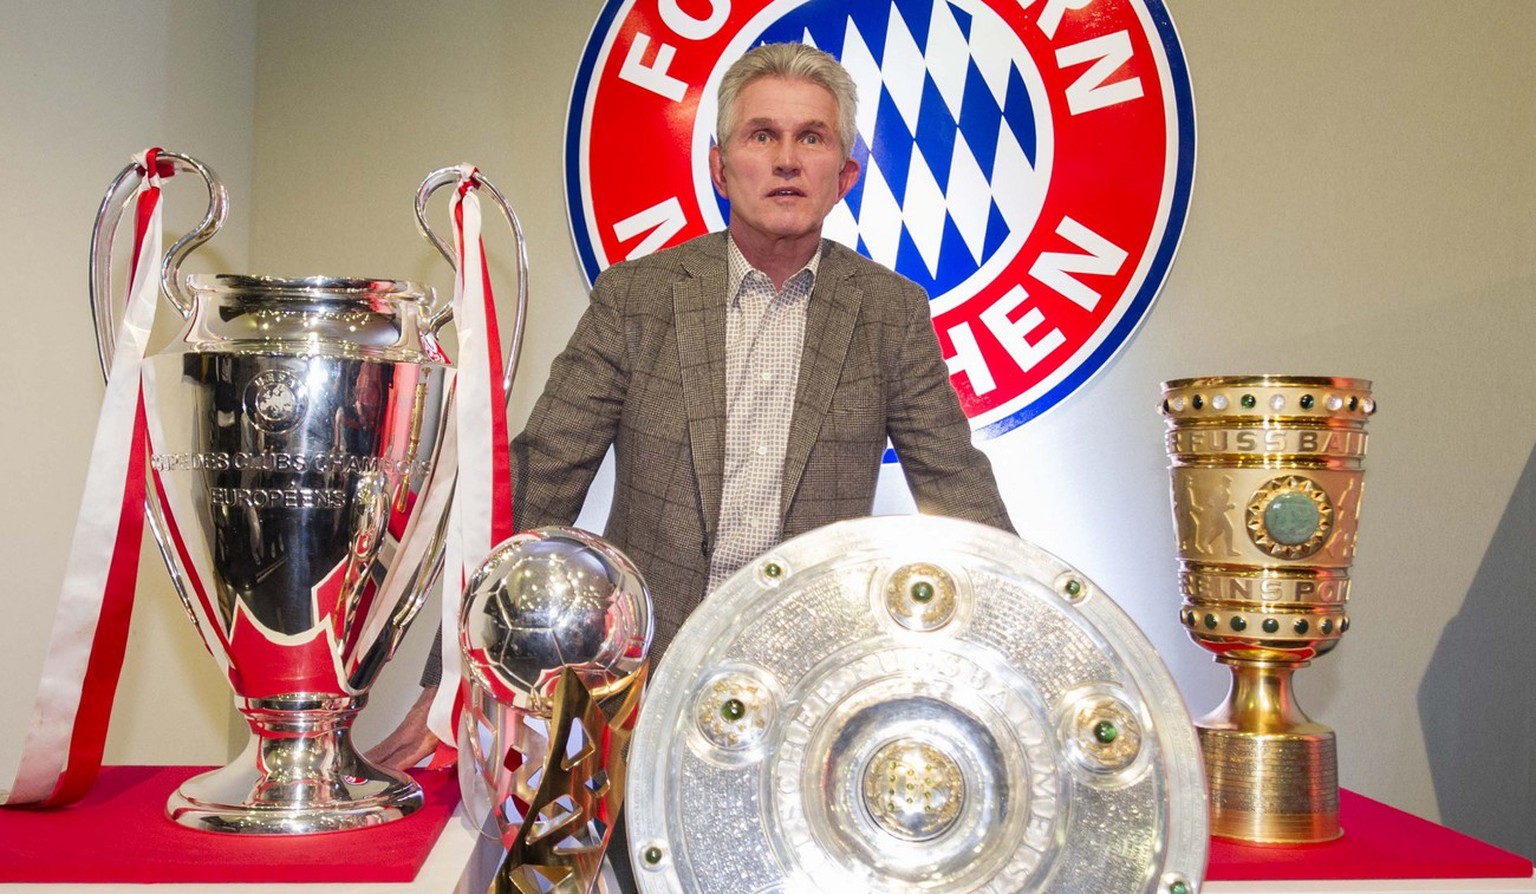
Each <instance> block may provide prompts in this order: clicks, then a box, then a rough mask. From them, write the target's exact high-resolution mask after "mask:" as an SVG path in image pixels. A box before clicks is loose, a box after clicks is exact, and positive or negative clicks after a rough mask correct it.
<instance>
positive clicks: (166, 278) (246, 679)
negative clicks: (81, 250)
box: [92, 152, 510, 834]
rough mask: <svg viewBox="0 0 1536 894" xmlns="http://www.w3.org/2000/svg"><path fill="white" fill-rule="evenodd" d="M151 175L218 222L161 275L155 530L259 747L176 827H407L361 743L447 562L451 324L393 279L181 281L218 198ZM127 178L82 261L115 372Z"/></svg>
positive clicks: (184, 162)
mask: <svg viewBox="0 0 1536 894" xmlns="http://www.w3.org/2000/svg"><path fill="white" fill-rule="evenodd" d="M160 158H161V159H162V161H168V162H171V163H174V165H175V166H176V169H177V170H179V171H181V172H185V173H194V174H196V175H197V176H199V177H201V178H202V179H203V180H204V181H205V182H206V184H207V186H208V191H209V197H210V200H211V205H210V209H209V212H208V214H207V216H206V217H205V218H204V220H203V222H202V224H201V225H200V226H199V227H198V228H197V229H196V230H194V231H193V232H192V233H190V234H188V235H187V236H185V237H183V238H182V239H181V240H180V241H179V242H177V243H176V244H175V245H174V246H172V247H171V249H170V251H168V252H167V253H166V256H165V259H164V264H163V268H162V270H161V271H160V272H161V277H160V284H161V287H162V288H163V290H164V292H165V294H166V295H167V296H168V297H169V298H170V300H171V301H172V303H173V304H174V305H175V307H176V309H177V310H178V311H179V312H180V313H181V315H182V317H183V318H185V320H186V326H185V328H184V329H183V331H182V333H181V336H180V338H179V339H177V340H175V341H174V342H173V343H172V344H171V345H170V346H169V347H168V348H166V349H165V350H164V351H162V352H161V353H159V354H158V355H156V356H153V357H150V358H147V359H146V360H145V362H144V365H143V379H142V381H143V389H144V390H143V402H144V409H145V412H146V415H147V421H148V432H149V440H150V450H151V456H150V460H149V475H150V482H149V487H148V492H149V496H148V504H149V510H150V518H151V524H152V526H153V530H154V532H155V536H156V540H157V541H158V542H159V545H160V550H161V553H162V554H163V556H164V557H165V560H166V563H167V565H168V566H169V569H170V572H171V577H172V578H173V580H174V582H175V584H176V589H177V591H178V593H179V595H180V597H181V599H182V602H183V604H184V606H185V608H186V610H187V613H188V614H189V615H190V617H191V619H192V621H193V622H194V623H195V624H196V625H197V628H198V630H199V632H200V633H201V635H202V638H203V642H204V643H205V645H206V646H207V648H208V651H209V652H210V653H211V654H212V655H213V658H214V660H215V661H216V662H217V663H218V665H219V668H220V670H221V671H222V672H223V674H224V675H225V676H226V677H227V679H228V680H229V682H230V685H231V687H232V688H233V689H234V693H235V704H236V707H237V708H238V709H239V710H240V712H241V713H242V714H243V715H244V716H245V719H246V721H247V722H248V723H249V724H250V727H251V731H252V733H253V735H252V738H251V741H250V744H249V746H248V747H247V748H246V749H245V752H244V753H243V754H242V755H241V756H240V757H238V758H237V759H236V760H235V761H234V762H233V763H231V764H230V765H228V766H226V767H224V768H222V769H218V770H214V771H212V772H209V773H205V774H203V775H201V776H198V777H196V778H194V779H191V780H189V781H187V782H185V783H183V784H182V785H181V787H180V788H179V789H178V790H177V791H176V793H175V794H174V795H173V796H172V797H171V799H170V802H169V804H168V805H167V810H168V812H169V814H170V816H171V818H172V819H174V820H175V821H176V822H178V823H180V824H182V825H184V826H189V827H193V828H198V829H205V830H212V831H222V832H236V833H254V834H267V833H275V834H295V833H313V832H328V831H334V830H341V829H351V828H356V827H361V826H368V825H376V824H379V823H383V822H387V821H390V820H393V819H396V818H399V817H401V816H404V815H406V814H408V813H410V812H412V811H414V810H416V809H417V808H418V807H419V806H420V805H421V803H422V793H421V789H420V787H419V786H417V785H416V783H415V782H413V781H412V780H411V779H410V778H409V777H407V776H406V775H404V774H402V773H397V772H394V771H391V770H386V769H382V768H379V767H376V766H373V765H372V764H370V763H368V762H367V761H366V760H364V759H363V758H362V757H361V756H360V755H359V754H358V753H357V751H356V750H355V749H354V746H353V744H352V740H351V737H350V727H351V724H352V721H353V719H354V717H355V716H356V714H357V712H358V710H359V709H361V708H362V707H363V705H364V703H365V701H366V698H367V692H368V689H369V687H370V686H371V685H372V683H373V681H374V679H375V677H376V676H377V675H378V672H379V670H380V669H381V668H382V666H383V665H384V663H385V662H386V661H387V660H388V659H389V657H390V655H391V654H392V652H393V650H394V648H395V646H396V644H397V643H398V641H399V640H400V638H401V637H402V636H403V635H404V633H405V629H406V626H407V625H408V624H409V622H410V621H411V619H412V618H413V617H414V616H415V614H416V611H417V609H418V608H419V607H420V606H421V603H422V600H423V598H424V596H425V592H426V590H427V589H428V587H429V586H430V584H431V583H432V581H433V578H434V577H435V575H436V569H437V565H438V563H439V560H440V555H441V546H442V542H443V537H444V530H445V523H444V520H445V516H446V507H447V505H448V502H449V494H450V492H451V488H452V487H453V481H454V469H455V459H454V457H453V456H452V455H451V454H443V455H440V449H439V448H440V447H441V446H442V438H443V433H444V430H445V428H444V426H445V420H446V418H447V416H448V415H449V413H450V412H451V410H450V409H449V405H448V403H447V394H448V392H449V380H450V376H451V375H452V372H451V369H450V367H449V365H448V361H447V360H446V358H445V356H444V354H443V352H442V350H441V349H440V347H439V346H438V344H437V341H436V338H435V333H436V331H437V330H438V328H440V327H441V326H442V325H444V324H445V323H446V322H447V321H448V319H449V318H450V316H451V309H450V308H448V307H445V306H443V305H441V304H439V303H438V302H437V301H436V299H435V296H434V293H433V291H432V290H431V289H430V288H428V287H424V286H419V285H415V284H413V283H408V282H395V281H389V280H371V279H331V278H325V277H313V278H308V279H277V278H269V277H259V276H234V275H228V274H219V275H213V276H190V277H187V278H186V280H185V281H183V280H182V279H181V278H180V277H179V275H178V272H179V267H180V264H181V262H182V260H183V259H184V258H185V257H186V255H187V254H188V253H189V252H191V251H192V250H193V249H194V248H196V247H197V246H199V245H201V244H202V243H203V242H205V241H207V240H208V239H209V238H210V237H211V236H212V235H213V234H214V233H215V232H216V231H217V230H218V228H219V226H220V225H221V223H222V221H223V217H224V208H225V192H224V187H223V185H222V184H221V183H220V182H219V181H218V179H217V178H216V177H215V176H214V175H213V173H212V172H211V171H209V170H208V168H207V167H205V166H204V165H202V164H201V163H200V162H198V161H196V160H194V159H192V158H189V157H187V156H183V155H178V154H176V153H170V152H161V153H160ZM139 174H140V175H141V176H142V170H140V171H139ZM135 179H136V178H135V167H134V166H132V165H130V166H129V168H127V169H125V170H124V171H123V173H122V174H121V175H119V177H118V178H117V180H116V182H114V184H113V186H112V188H111V189H110V190H109V191H108V193H107V197H106V199H105V200H104V201H103V204H102V209H101V213H100V214H99V215H98V218H97V222H96V232H95V235H94V238H93V243H92V301H93V306H94V310H95V316H96V323H97V336H98V342H99V345H100V348H101V352H102V358H103V364H104V366H109V365H110V360H111V356H112V353H113V344H112V341H113V339H112V333H113V332H114V331H115V328H116V327H115V324H114V319H113V317H114V302H112V301H111V300H109V296H108V292H109V286H110V278H111V277H110V268H111V255H112V242H113V235H114V233H115V231H116V229H117V225H118V223H119V221H120V219H121V217H122V215H123V210H124V207H125V205H126V202H127V197H126V196H125V191H127V190H128V188H129V187H131V186H133V181H134V180H135ZM498 199H499V196H498ZM503 207H504V208H505V206H504V205H503ZM509 214H510V212H509ZM155 260H156V261H158V260H159V259H155Z"/></svg>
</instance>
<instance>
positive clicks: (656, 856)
mask: <svg viewBox="0 0 1536 894" xmlns="http://www.w3.org/2000/svg"><path fill="white" fill-rule="evenodd" d="M640 857H641V859H643V860H645V862H647V863H649V864H651V865H652V866H655V865H656V864H657V863H660V862H661V848H659V847H657V846H655V845H651V846H650V847H648V848H646V849H645V851H644V852H643V853H641V855H640Z"/></svg>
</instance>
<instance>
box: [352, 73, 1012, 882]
mask: <svg viewBox="0 0 1536 894" xmlns="http://www.w3.org/2000/svg"><path fill="white" fill-rule="evenodd" d="M856 103H857V99H856V96H855V90H854V84H853V80H852V79H851V78H850V77H849V75H848V73H847V72H846V71H845V70H844V69H843V67H842V66H841V65H839V64H838V62H837V61H836V60H835V59H833V58H832V57H831V56H829V55H827V54H826V53H823V52H821V51H820V50H816V49H814V48H812V47H809V46H805V45H802V44H769V45H765V46H760V47H758V48H756V49H754V50H752V51H750V52H748V53H747V54H746V55H744V56H743V57H742V58H741V59H740V60H738V61H737V62H736V63H735V64H734V65H732V66H731V68H730V70H729V71H728V72H727V73H726V75H725V77H724V78H723V79H722V81H721V84H720V94H719V130H718V138H717V145H716V146H715V148H713V149H711V150H710V173H711V176H712V178H713V180H714V184H715V188H716V189H717V190H718V191H719V192H720V194H721V195H722V196H724V197H725V198H727V199H729V200H730V206H731V210H730V224H729V227H728V229H727V231H726V232H724V233H711V234H709V235H706V236H701V237H699V238H697V239H693V240H691V241H689V242H687V243H684V244H682V245H679V246H676V247H674V248H671V249H667V250H665V251H661V252H657V253H655V254H653V255H650V256H648V257H644V258H640V259H638V260H635V261H628V262H625V263H622V264H617V265H615V266H613V267H611V268H609V269H608V270H606V271H604V272H603V274H602V275H601V276H599V277H598V279H597V282H596V284H595V286H594V288H593V290H592V297H591V305H590V306H589V307H588V309H587V311H586V314H585V315H584V316H583V317H582V320H581V322H580V324H579V325H578V326H577V328H576V332H575V334H574V335H573V336H572V338H571V341H570V344H569V345H568V346H567V347H566V349H565V351H564V352H563V353H561V354H560V356H559V357H558V358H557V359H556V360H555V362H554V365H553V367H552V368H551V370H550V376H549V382H548V384H547V385H546V387H545V389H544V393H543V395H542V396H541V397H540V398H539V401H538V403H537V404H536V405H535V406H534V410H533V413H532V416H531V417H530V419H529V421H528V426H527V428H525V429H524V430H523V433H522V434H520V435H519V436H518V437H517V438H516V439H514V440H513V442H512V461H513V482H514V484H513V487H514V495H513V496H514V514H515V518H516V521H517V523H518V525H519V526H520V527H522V528H532V527H538V526H542V525H554V524H570V523H571V522H572V521H573V520H574V519H575V518H576V516H577V513H578V512H579V511H580V508H581V505H582V502H583V500H584V498H585V496H586V492H587V488H588V486H589V485H590V484H591V482H592V478H593V476H594V474H595V473H596V472H597V468H598V466H599V464H600V463H601V461H602V459H603V456H604V455H605V453H606V452H607V450H608V448H609V446H610V445H612V446H613V447H614V453H615V458H616V462H617V465H616V470H615V492H614V496H613V505H612V509H611V511H610V514H609V518H608V524H607V528H606V530H605V531H604V536H605V537H606V538H607V539H608V540H609V541H610V542H612V543H613V544H614V545H615V546H617V547H618V548H619V549H621V550H623V551H624V552H625V553H626V554H627V555H628V556H629V557H630V558H631V559H632V560H634V562H635V564H636V565H637V566H638V567H639V568H640V570H641V572H642V573H643V574H644V575H645V578H646V582H647V583H648V584H649V586H650V589H651V593H652V595H653V597H654V599H655V608H656V611H655V617H656V640H655V650H654V651H653V653H652V654H653V655H654V656H658V657H659V655H660V653H661V652H662V651H663V650H664V649H665V648H666V646H667V644H668V643H669V642H671V640H672V637H673V636H674V635H675V634H676V632H677V629H678V627H679V626H680V625H681V624H682V623H683V621H685V620H686V619H687V617H688V614H689V613H690V612H691V611H692V610H693V609H694V607H695V606H697V605H698V604H699V602H700V600H702V599H703V597H704V594H705V593H706V592H708V591H709V590H710V589H711V588H713V587H714V586H716V585H717V584H719V583H721V582H722V581H724V580H725V579H726V578H727V577H729V576H730V575H731V574H732V573H734V572H735V571H736V570H737V569H738V568H740V567H741V566H742V565H744V564H746V563H747V562H749V561H751V560H752V559H753V558H755V557H756V556H758V555H760V554H761V553H763V552H764V551H766V550H768V549H769V548H771V547H772V546H774V545H775V544H777V543H779V542H780V541H781V540H783V539H786V538H788V537H792V536H794V535H797V534H801V533H804V532H806V531H809V530H812V529H814V528H817V527H820V526H822V525H825V524H829V523H831V522H835V521H840V520H843V519H848V518H855V517H859V516H863V515H867V514H869V512H870V510H871V507H872V504H873V500H874V494H875V483H876V480H877V478H878V476H879V470H880V463H881V457H882V455H883V453H884V450H885V445H886V439H887V438H889V439H890V442H891V443H892V444H893V445H894V446H895V449H896V454H897V456H898V457H899V458H900V460H901V465H902V470H903V472H904V473H905V475H906V479H907V482H908V484H909V486H910V487H911V489H912V493H913V495H914V497H915V498H916V501H917V506H918V508H919V509H920V510H921V511H923V512H928V513H935V514H940V515H950V516H957V517H960V518H968V519H972V520H974V521H979V522H983V523H986V524H990V525H995V526H997V527H1001V528H1005V529H1009V530H1011V526H1010V524H1009V521H1008V515H1007V510H1006V508H1005V507H1004V505H1003V501H1002V499H1001V497H1000V496H999V495H998V491H997V485H996V483H995V482H994V480H993V477H992V472H991V466H990V464H989V463H988V461H987V458H986V456H985V455H984V454H982V453H981V452H980V451H978V450H977V449H976V448H975V447H974V446H972V444H971V433H970V427H969V424H968V422H967V421H966V418H965V414H964V412H962V410H961V408H960V403H959V400H958V398H957V397H956V395H955V392H954V389H953V388H952V387H951V386H950V384H949V376H948V371H947V369H946V367H945V363H944V359H943V357H942V355H941V353H940V350H939V344H938V340H937V338H936V337H935V335H934V331H933V325H932V322H931V319H930V316H929V312H928V298H927V296H926V295H925V294H924V293H923V291H922V289H921V288H919V287H918V286H917V285H915V284H914V283H912V282H910V281H908V280H907V279H905V278H903V277H901V276H899V275H898V274H896V273H894V272H892V271H891V270H888V269H886V268H884V267H881V266H880V265H878V264H875V263H874V262H872V261H870V260H868V259H866V258H864V257H862V256H860V255H858V254H857V253H855V252H853V251H850V250H849V249H847V248H845V247H843V246H841V245H839V244H837V243H835V242H832V241H830V240H826V239H823V238H822V237H821V228H822V222H823V221H824V220H825V219H826V216H827V214H828V213H829V212H830V211H831V210H832V208H833V207H834V206H835V205H836V204H837V203H838V202H839V201H840V200H841V199H842V198H843V196H844V195H846V194H847V193H848V190H849V189H851V188H852V187H853V185H854V183H855V182H856V181H857V180H858V177H859V165H858V162H856V161H854V160H853V158H852V157H851V154H852V149H853V141H854V113H855V107H856ZM425 682H435V677H434V676H433V674H432V668H429V673H428V676H427V677H426V678H425ZM429 697H430V690H429V692H428V693H427V694H426V695H424V697H423V699H422V700H421V701H420V702H418V705H417V706H416V708H413V709H412V712H411V715H410V716H409V717H408V718H407V720H406V722H405V723H404V724H403V725H402V726H401V728H400V729H399V730H397V731H396V733H395V734H393V735H392V736H391V737H390V739H389V740H386V742H385V743H383V744H382V745H380V746H379V747H378V748H376V749H375V750H374V752H373V753H372V756H373V757H374V758H375V759H377V760H380V761H381V762H384V763H388V764H391V765H395V766H408V765H410V764H412V763H414V762H415V761H416V760H418V759H420V758H421V757H423V756H425V754H427V753H429V752H430V751H431V746H432V744H433V743H434V742H435V740H433V739H432V738H431V736H430V734H429V733H426V731H425V714H426V705H427V703H428V701H429ZM620 862H622V861H620Z"/></svg>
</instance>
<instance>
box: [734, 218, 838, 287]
mask: <svg viewBox="0 0 1536 894" xmlns="http://www.w3.org/2000/svg"><path fill="white" fill-rule="evenodd" d="M725 245H726V251H725V254H726V265H725V267H726V281H725V283H726V295H728V296H730V300H731V303H732V304H735V303H736V299H737V296H739V295H740V294H741V284H742V281H744V280H745V279H746V278H747V274H749V273H757V274H758V275H760V276H763V277H765V278H766V277H767V275H768V274H766V273H763V272H762V271H761V270H758V269H757V268H756V267H753V266H752V264H751V263H750V262H749V261H748V260H747V256H746V255H744V254H742V253H741V249H739V248H737V247H736V240H735V239H732V238H731V234H730V233H729V232H727V233H726V234H725ZM820 269H821V250H820V248H818V249H817V250H816V251H814V252H812V253H811V259H810V260H809V261H807V262H806V264H805V266H804V267H801V268H800V269H799V270H796V271H795V274H794V276H791V277H790V278H789V279H786V280H785V281H784V287H785V288H788V287H789V284H790V283H791V282H792V281H793V280H794V279H795V277H798V276H804V275H806V271H810V282H809V283H807V286H806V290H805V293H806V294H807V295H809V294H810V293H811V289H813V288H815V286H816V273H817V271H819V270H820Z"/></svg>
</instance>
